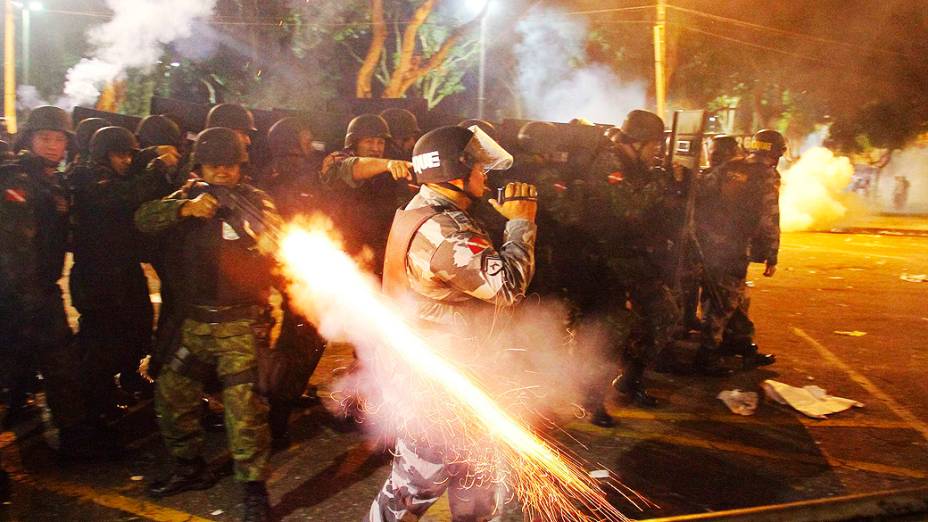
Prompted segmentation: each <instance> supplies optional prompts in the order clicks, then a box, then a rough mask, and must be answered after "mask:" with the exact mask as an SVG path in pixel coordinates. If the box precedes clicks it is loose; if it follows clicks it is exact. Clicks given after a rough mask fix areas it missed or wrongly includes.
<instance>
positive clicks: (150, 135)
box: [135, 114, 180, 148]
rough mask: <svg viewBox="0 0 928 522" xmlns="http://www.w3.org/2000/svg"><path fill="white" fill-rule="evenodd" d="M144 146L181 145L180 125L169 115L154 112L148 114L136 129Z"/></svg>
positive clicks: (136, 133)
mask: <svg viewBox="0 0 928 522" xmlns="http://www.w3.org/2000/svg"><path fill="white" fill-rule="evenodd" d="M135 135H136V136H138V138H139V143H140V144H141V145H142V148H147V147H155V146H159V145H170V146H172V147H179V146H180V127H178V126H177V124H176V123H174V121H172V120H171V119H170V118H168V117H167V116H162V115H160V114H153V115H151V116H146V117H145V119H143V120H142V121H141V122H139V126H138V127H137V128H136V129H135Z"/></svg>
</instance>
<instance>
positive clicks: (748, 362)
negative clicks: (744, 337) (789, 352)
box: [741, 343, 777, 370]
mask: <svg viewBox="0 0 928 522" xmlns="http://www.w3.org/2000/svg"><path fill="white" fill-rule="evenodd" d="M775 362H777V356H776V355H774V354H772V353H762V352H759V351H757V345H756V344H754V343H749V344H746V345H745V346H744V348H743V349H742V350H741V367H742V368H743V369H745V370H753V369H754V368H757V367H759V366H770V365H771V364H773V363H775Z"/></svg>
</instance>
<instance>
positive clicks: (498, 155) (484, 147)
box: [464, 125, 512, 172]
mask: <svg viewBox="0 0 928 522" xmlns="http://www.w3.org/2000/svg"><path fill="white" fill-rule="evenodd" d="M467 130H469V131H471V132H473V133H474V137H473V138H471V140H470V141H469V142H468V143H467V147H465V148H464V155H465V157H466V158H467V159H468V161H469V162H470V163H471V166H473V165H475V164H477V163H480V164H482V165H483V170H484V172H489V171H491V170H509V168H511V167H512V154H509V153H508V152H506V149H504V148H503V147H502V146H501V145H500V144H499V143H496V140H494V139H493V138H491V137H490V135H489V134H487V133H486V132H484V131H483V129H481V128H480V127H478V126H476V125H472V126H470V127H468V128H467Z"/></svg>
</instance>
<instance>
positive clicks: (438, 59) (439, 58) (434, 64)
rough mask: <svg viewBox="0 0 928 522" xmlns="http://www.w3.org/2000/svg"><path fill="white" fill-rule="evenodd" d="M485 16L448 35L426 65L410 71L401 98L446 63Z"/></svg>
mask: <svg viewBox="0 0 928 522" xmlns="http://www.w3.org/2000/svg"><path fill="white" fill-rule="evenodd" d="M485 10H486V7H484V11H485ZM485 15H486V13H484V12H482V13H480V14H479V15H478V16H477V17H476V18H474V19H473V20H471V21H470V22H467V23H466V24H464V25H461V26H458V27H457V28H456V29H455V30H454V31H453V32H452V33H451V34H450V35H448V38H446V39H445V41H444V42H442V44H441V47H439V48H438V50H437V51H435V54H433V55H432V56H431V57H429V59H428V61H427V62H425V65H422V66H418V67H415V68H412V69H410V70H409V71H408V72H407V73H406V75H405V77H404V78H403V79H402V83H401V84H400V89H399V95H400V96H401V95H402V94H403V93H405V92H406V91H407V90H408V89H409V88H410V87H412V86H413V84H415V83H416V81H417V80H418V79H419V78H421V77H423V76H425V75H426V74H428V73H430V72H432V71H434V70H435V69H437V68H439V67H440V66H441V64H442V63H444V61H445V59H447V58H448V53H450V52H451V49H453V48H454V46H455V45H457V43H458V41H460V40H461V39H462V38H464V36H465V35H466V34H467V33H469V32H470V31H472V30H473V29H474V27H477V26H479V25H480V22H481V20H482V18H483V16H485ZM397 72H399V71H397Z"/></svg>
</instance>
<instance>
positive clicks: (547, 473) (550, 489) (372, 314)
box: [281, 224, 627, 521]
mask: <svg viewBox="0 0 928 522" xmlns="http://www.w3.org/2000/svg"><path fill="white" fill-rule="evenodd" d="M281 250H282V254H281V259H282V261H283V263H284V265H285V267H286V271H287V275H288V277H289V278H290V280H291V291H292V294H293V296H294V301H295V302H296V304H297V306H299V307H300V308H301V309H302V311H303V312H305V313H307V315H308V316H310V317H312V318H314V322H316V323H317V324H318V326H319V328H320V332H321V333H322V334H323V335H324V336H345V337H347V338H348V339H349V340H351V341H352V342H356V343H367V344H371V343H374V344H376V345H377V346H379V347H382V348H383V349H387V350H388V352H389V354H391V355H392V356H394V357H396V358H397V359H399V361H400V362H401V363H402V364H403V365H406V366H408V367H409V368H410V369H412V370H413V372H414V373H415V374H416V375H417V376H418V377H421V378H423V379H425V380H426V381H428V382H429V383H430V384H431V385H432V386H430V387H431V388H432V389H433V390H437V391H438V392H439V394H441V395H443V397H442V398H441V399H440V400H445V401H450V402H452V403H454V404H455V405H456V406H458V408H457V412H458V416H459V417H461V418H463V420H464V422H465V423H466V424H467V425H471V426H475V427H476V428H477V429H478V430H479V432H481V434H482V435H484V436H485V437H488V438H489V439H490V440H491V441H492V442H493V444H492V446H493V447H494V448H495V453H496V455H497V458H499V459H501V461H502V462H503V466H502V467H503V468H504V471H501V472H500V474H502V475H505V476H506V477H507V478H506V483H507V486H509V487H511V488H512V490H513V491H514V492H515V494H516V495H517V496H518V497H519V499H520V501H521V502H522V504H523V508H524V509H525V510H526V512H528V513H532V514H534V515H535V516H536V517H539V518H540V520H550V521H554V520H566V521H582V520H607V521H608V520H627V518H626V517H625V516H624V515H622V514H621V513H620V512H619V511H618V510H617V509H616V508H615V507H613V506H612V505H611V504H610V503H609V502H608V501H607V499H606V496H605V494H604V493H603V492H602V490H601V489H600V488H599V486H598V484H597V483H596V481H594V480H593V479H591V478H590V477H589V475H588V474H587V473H586V472H585V471H584V470H583V468H582V467H581V466H580V465H579V464H578V463H577V462H575V461H574V460H572V459H570V458H569V457H567V456H565V455H563V454H562V452H559V451H557V450H556V449H555V448H554V447H553V446H552V444H550V443H548V442H546V441H545V440H543V439H542V438H540V437H539V436H538V435H536V434H535V433H533V432H532V431H531V429H530V428H528V427H526V426H523V425H521V424H520V423H519V422H517V421H516V420H515V419H514V418H513V417H512V416H510V415H509V414H508V413H507V412H505V411H503V409H501V408H500V407H499V406H498V405H497V404H496V403H495V401H494V400H493V399H492V398H491V397H490V395H489V394H488V393H487V392H486V391H485V390H484V388H483V387H482V386H481V384H480V383H479V382H478V381H476V380H475V379H472V378H471V377H469V376H468V375H467V374H466V373H464V372H462V371H459V370H458V368H456V367H455V365H454V364H453V363H452V362H450V361H449V360H447V359H446V358H444V357H443V356H441V355H440V354H439V352H438V351H436V350H433V349H432V348H431V347H430V345H429V344H428V343H427V342H426V341H425V340H424V339H423V337H421V336H420V335H418V334H417V333H416V332H415V331H414V329H413V328H411V327H410V326H409V325H408V324H407V323H406V322H405V321H404V320H403V318H402V317H401V316H400V314H398V313H397V312H396V311H395V310H396V309H398V306H396V305H395V304H394V303H392V302H391V301H389V300H388V299H387V298H386V297H384V296H383V295H382V294H381V293H380V292H379V291H378V290H377V289H376V287H375V285H374V283H373V282H372V280H371V278H370V276H367V275H365V274H364V273H363V272H362V271H361V270H360V269H359V268H358V266H357V265H356V264H355V262H354V261H353V260H352V259H351V257H349V256H348V255H347V254H346V253H345V252H344V251H342V249H341V248H339V245H338V243H337V242H336V241H334V240H333V239H332V238H331V236H330V235H329V233H328V232H327V230H326V227H325V226H320V225H318V224H315V225H313V226H310V227H299V226H292V227H290V229H289V230H288V231H287V232H286V234H285V235H284V239H283V241H282V244H281ZM489 464H491V465H492V463H489Z"/></svg>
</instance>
